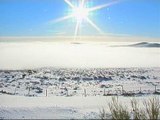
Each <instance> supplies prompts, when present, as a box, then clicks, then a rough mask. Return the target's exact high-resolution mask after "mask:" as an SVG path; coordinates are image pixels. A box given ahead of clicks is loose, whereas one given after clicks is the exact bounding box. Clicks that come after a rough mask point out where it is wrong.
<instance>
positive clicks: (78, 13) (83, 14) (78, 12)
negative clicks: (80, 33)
mask: <svg viewBox="0 0 160 120" xmlns="http://www.w3.org/2000/svg"><path fill="white" fill-rule="evenodd" d="M73 15H74V17H75V18H76V20H77V21H82V20H84V19H86V18H87V17H88V15H89V11H88V9H87V8H85V7H78V8H75V9H73Z"/></svg>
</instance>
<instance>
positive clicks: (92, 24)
mask: <svg viewBox="0 0 160 120" xmlns="http://www.w3.org/2000/svg"><path fill="white" fill-rule="evenodd" d="M86 20H87V22H88V23H89V24H90V25H91V26H92V27H94V28H95V29H96V30H97V31H98V32H99V33H101V34H103V32H102V30H101V29H100V28H99V27H98V26H97V25H96V24H94V23H93V22H92V21H91V20H90V19H89V18H88V17H87V18H86Z"/></svg>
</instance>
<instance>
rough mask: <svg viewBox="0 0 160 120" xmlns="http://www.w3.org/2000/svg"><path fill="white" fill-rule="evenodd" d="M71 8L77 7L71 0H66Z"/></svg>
mask: <svg viewBox="0 0 160 120" xmlns="http://www.w3.org/2000/svg"><path fill="white" fill-rule="evenodd" d="M64 1H65V2H66V3H67V4H68V5H69V6H70V7H71V8H75V6H74V5H73V4H72V3H71V2H70V1H69V0H64Z"/></svg>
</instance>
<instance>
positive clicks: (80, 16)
mask: <svg viewBox="0 0 160 120" xmlns="http://www.w3.org/2000/svg"><path fill="white" fill-rule="evenodd" d="M78 1H79V2H78V6H75V5H74V4H72V2H71V1H70V0H64V2H65V3H67V4H68V5H69V6H70V7H71V9H72V13H71V14H69V15H68V16H64V17H62V18H58V19H56V20H54V21H53V22H61V21H64V20H67V19H71V18H75V19H76V26H75V33H74V37H75V38H76V36H77V35H78V31H79V28H80V25H81V24H82V21H84V20H85V21H87V22H88V23H89V24H90V25H91V26H92V27H93V28H95V29H96V30H97V31H98V32H99V33H101V34H102V33H103V32H102V30H101V29H100V28H99V27H98V26H97V25H96V24H95V23H94V22H93V21H92V20H91V19H90V18H89V14H90V13H91V12H93V11H96V10H99V9H102V8H105V7H109V6H111V5H113V4H115V3H117V2H118V0H112V2H110V3H106V4H103V5H99V6H95V7H91V8H87V7H86V5H85V3H86V2H87V0H78Z"/></svg>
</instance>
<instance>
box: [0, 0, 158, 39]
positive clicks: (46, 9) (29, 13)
mask: <svg viewBox="0 0 160 120" xmlns="http://www.w3.org/2000/svg"><path fill="white" fill-rule="evenodd" d="M72 1H74V2H76V1H78V0H72ZM88 1H89V3H88V4H89V5H90V7H93V6H97V5H101V4H105V3H109V2H112V0H88ZM70 11H71V8H70V7H69V6H68V5H67V4H66V3H65V2H64V0H0V36H57V35H59V36H68V35H69V36H70V35H71V36H72V35H74V31H75V25H76V21H75V20H74V19H68V20H65V21H63V22H59V23H52V22H51V21H53V20H55V19H57V18H60V17H63V16H66V15H68V14H69V12H70ZM89 18H90V19H91V20H92V21H93V22H94V23H95V24H96V25H97V26H98V27H99V28H100V29H101V30H102V31H103V32H104V33H105V34H106V35H107V34H113V35H131V36H142V37H152V38H159V37H160V0H119V2H118V3H116V4H114V5H111V6H109V7H106V8H103V9H101V10H98V11H95V12H93V13H92V14H90V15H89ZM80 35H87V36H88V35H100V34H99V33H98V32H97V31H96V30H95V29H94V28H93V27H92V26H91V25H89V24H88V23H87V22H85V21H84V22H83V23H82V26H81V32H80Z"/></svg>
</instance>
